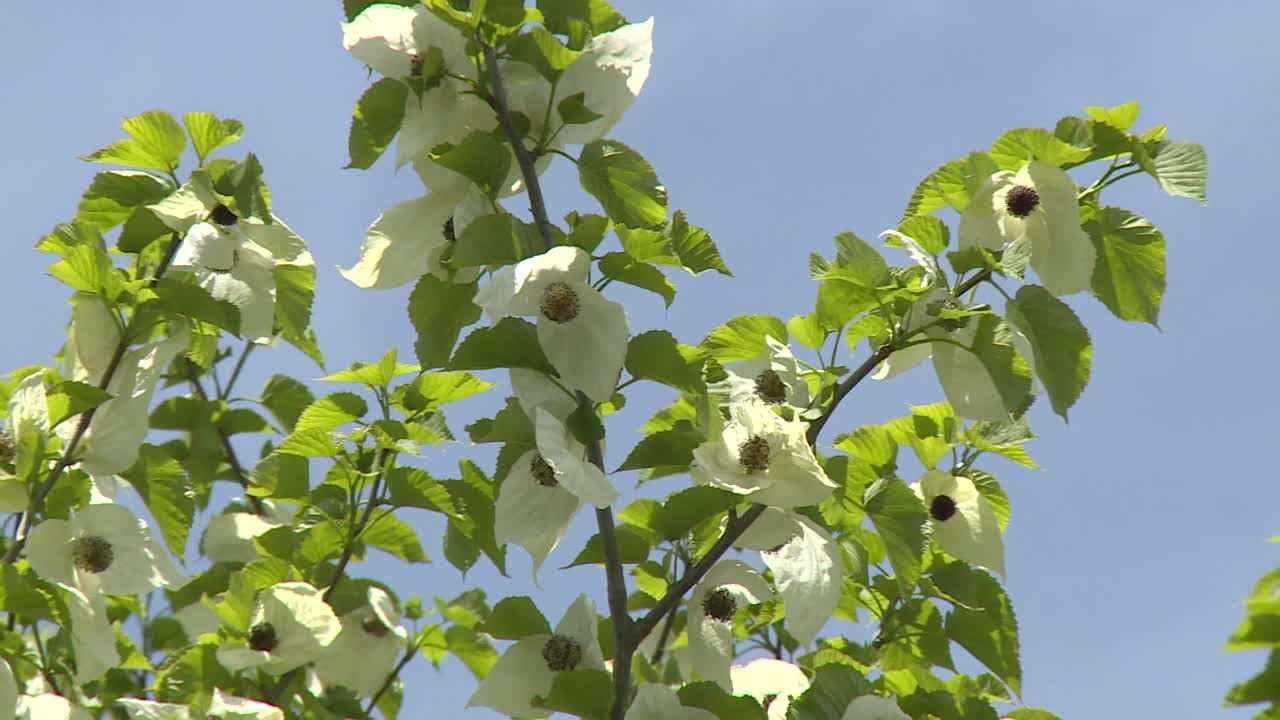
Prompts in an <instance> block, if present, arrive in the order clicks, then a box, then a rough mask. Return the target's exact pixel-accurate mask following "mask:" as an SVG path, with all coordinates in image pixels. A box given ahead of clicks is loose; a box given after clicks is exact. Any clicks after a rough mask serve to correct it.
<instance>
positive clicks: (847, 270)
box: [824, 231, 889, 288]
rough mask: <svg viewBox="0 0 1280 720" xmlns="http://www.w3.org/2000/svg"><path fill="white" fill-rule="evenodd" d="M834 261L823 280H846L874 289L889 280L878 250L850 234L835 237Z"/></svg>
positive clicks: (844, 233) (845, 233) (885, 266)
mask: <svg viewBox="0 0 1280 720" xmlns="http://www.w3.org/2000/svg"><path fill="white" fill-rule="evenodd" d="M835 242H836V260H835V262H834V263H832V264H831V265H830V267H828V268H827V272H826V274H825V275H824V277H825V278H828V279H831V278H835V279H840V280H847V281H849V282H851V283H855V284H858V285H863V286H865V287H868V288H875V287H878V286H879V285H881V284H883V283H885V282H886V281H888V279H889V266H888V264H887V263H886V262H885V260H884V256H882V255H881V254H880V251H879V250H876V249H875V248H873V247H871V246H870V245H868V244H867V242H866V241H865V240H863V239H862V238H860V237H858V236H857V235H854V234H853V233H851V232H847V231H846V232H842V233H840V234H839V235H836V240H835Z"/></svg>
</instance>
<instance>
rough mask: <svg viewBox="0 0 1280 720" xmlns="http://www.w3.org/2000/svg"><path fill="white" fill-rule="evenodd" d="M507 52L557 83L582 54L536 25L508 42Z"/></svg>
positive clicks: (548, 79) (548, 80) (549, 80)
mask: <svg viewBox="0 0 1280 720" xmlns="http://www.w3.org/2000/svg"><path fill="white" fill-rule="evenodd" d="M507 52H509V53H511V57H513V58H515V59H516V60H519V61H520V62H523V63H526V64H528V65H530V66H532V67H533V68H534V69H535V70H537V71H538V74H539V75H541V76H542V77H544V78H546V79H547V82H555V81H556V80H557V79H558V78H559V77H560V73H561V72H562V71H563V70H564V69H565V68H566V67H568V66H569V65H570V64H572V63H573V61H574V60H576V59H577V58H578V57H579V56H580V55H581V54H582V53H581V52H579V51H576V50H570V49H569V48H567V47H565V46H564V45H563V44H562V43H561V42H560V41H559V40H558V39H557V38H556V37H555V36H554V35H552V34H551V33H550V32H548V31H547V29H546V28H544V27H542V26H540V25H534V26H533V27H531V28H529V31H528V32H527V33H523V34H521V35H517V36H515V37H513V38H511V39H510V40H509V41H507ZM561 104H563V103H561ZM597 117H599V116H597ZM562 118H563V115H562ZM565 121H566V122H569V121H568V120H567V119H566V120H565Z"/></svg>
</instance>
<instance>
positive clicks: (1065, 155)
mask: <svg viewBox="0 0 1280 720" xmlns="http://www.w3.org/2000/svg"><path fill="white" fill-rule="evenodd" d="M1088 157H1089V150H1088V149H1087V148H1079V147H1075V146H1074V145H1071V144H1069V143H1065V142H1063V141H1062V140H1059V139H1058V138H1056V137H1054V136H1053V133H1051V132H1049V131H1048V130H1045V129H1044V128H1017V129H1014V130H1009V131H1008V132H1006V133H1005V134H1004V135H1001V136H1000V137H999V138H998V139H997V140H996V141H995V142H994V143H992V145H991V158H992V159H993V160H995V162H996V165H997V166H998V167H999V168H1000V169H1001V170H1018V169H1020V168H1021V167H1022V166H1023V165H1026V164H1027V161H1029V160H1039V161H1041V162H1046V163H1049V164H1050V165H1054V166H1057V167H1071V166H1072V165H1077V164H1079V163H1081V162H1084V160H1085V159H1086V158H1088Z"/></svg>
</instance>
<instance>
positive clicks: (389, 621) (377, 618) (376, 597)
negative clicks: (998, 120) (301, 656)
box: [316, 586, 409, 697]
mask: <svg viewBox="0 0 1280 720" xmlns="http://www.w3.org/2000/svg"><path fill="white" fill-rule="evenodd" d="M339 620H340V622H341V623H342V631H341V632H339V633H338V637H336V638H334V641H333V642H332V643H330V645H329V646H328V647H327V648H325V650H324V654H322V655H321V656H320V659H319V660H317V661H316V675H318V676H319V678H320V681H321V682H322V683H324V684H325V685H341V686H343V687H348V688H351V689H352V690H354V691H356V692H357V693H360V694H361V695H364V696H366V697H369V696H372V695H374V694H375V693H377V692H378V690H380V689H381V688H382V686H383V684H385V683H386V682H387V677H388V676H390V675H391V669H392V667H393V666H394V665H395V662H396V659H397V658H398V657H399V656H400V654H401V653H403V652H404V651H405V647H406V646H407V645H408V643H409V631H408V630H406V629H405V628H404V626H403V625H401V624H400V611H399V610H397V609H396V606H395V603H393V602H392V601H391V596H390V595H388V594H387V592H386V591H385V590H383V589H382V588H380V587H377V586H370V588H369V604H368V605H364V606H361V607H358V608H356V609H355V610H352V611H351V612H349V613H347V614H345V615H343V616H342V617H341V618H339ZM357 658H358V660H357V661H354V662H353V659H357Z"/></svg>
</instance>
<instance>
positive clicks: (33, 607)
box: [0, 565, 67, 625]
mask: <svg viewBox="0 0 1280 720" xmlns="http://www.w3.org/2000/svg"><path fill="white" fill-rule="evenodd" d="M0 607H3V608H4V609H5V610H8V611H9V612H10V613H13V614H14V615H17V616H20V617H23V618H25V619H27V620H28V621H35V620H50V621H52V622H55V623H58V624H61V625H65V624H66V622H67V609H66V605H65V604H64V603H63V601H62V600H61V599H60V598H59V597H58V594H57V591H56V590H55V589H54V588H53V586H52V585H48V584H46V583H45V582H44V581H43V580H41V579H40V578H39V577H38V576H36V574H35V573H33V572H31V571H30V570H27V571H25V572H22V571H19V570H18V568H16V567H14V566H13V565H5V566H4V582H3V585H0Z"/></svg>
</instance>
